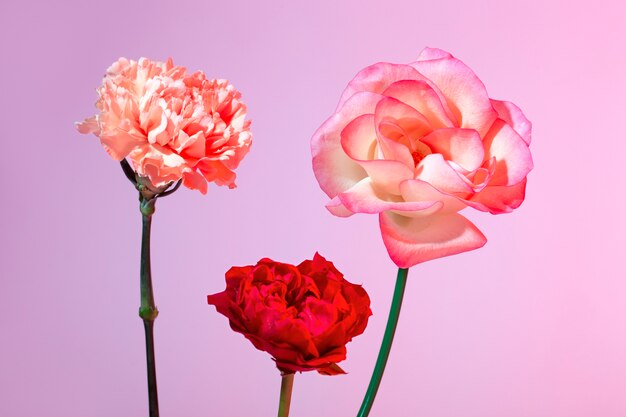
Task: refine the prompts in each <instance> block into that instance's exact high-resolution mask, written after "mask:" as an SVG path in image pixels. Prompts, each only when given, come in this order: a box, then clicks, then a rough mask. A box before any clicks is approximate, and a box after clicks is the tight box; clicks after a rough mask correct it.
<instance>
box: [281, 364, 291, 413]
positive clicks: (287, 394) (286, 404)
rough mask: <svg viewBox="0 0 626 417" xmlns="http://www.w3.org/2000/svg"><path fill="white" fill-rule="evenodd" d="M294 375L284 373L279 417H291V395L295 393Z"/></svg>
mask: <svg viewBox="0 0 626 417" xmlns="http://www.w3.org/2000/svg"><path fill="white" fill-rule="evenodd" d="M293 376H294V373H283V374H282V380H281V383H280V400H279V402H278V417H289V408H290V406H291V393H292V391H293Z"/></svg>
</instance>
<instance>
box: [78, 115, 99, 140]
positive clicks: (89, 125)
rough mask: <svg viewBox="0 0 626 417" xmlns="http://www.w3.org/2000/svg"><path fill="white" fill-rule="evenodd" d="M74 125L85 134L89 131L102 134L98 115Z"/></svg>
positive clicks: (97, 134)
mask: <svg viewBox="0 0 626 417" xmlns="http://www.w3.org/2000/svg"><path fill="white" fill-rule="evenodd" d="M74 126H75V127H76V130H78V131H79V132H80V133H82V134H83V135H84V134H87V133H93V134H94V135H96V136H99V135H100V126H98V118H97V117H96V116H91V117H88V118H86V119H85V120H84V121H82V122H76V123H74Z"/></svg>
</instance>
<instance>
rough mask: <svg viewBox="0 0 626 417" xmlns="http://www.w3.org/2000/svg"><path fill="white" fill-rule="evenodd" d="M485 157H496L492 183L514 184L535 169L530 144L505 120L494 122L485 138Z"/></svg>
mask: <svg viewBox="0 0 626 417" xmlns="http://www.w3.org/2000/svg"><path fill="white" fill-rule="evenodd" d="M484 146H485V150H486V151H487V153H486V155H485V159H490V158H492V157H493V158H495V159H496V169H495V172H494V173H493V176H492V177H491V180H490V181H489V184H490V185H513V184H517V183H518V182H520V181H522V180H523V179H524V178H525V177H526V175H527V174H528V173H529V172H530V170H532V169H533V160H532V156H531V155H530V150H529V149H528V145H527V144H526V142H524V140H523V139H522V137H521V136H520V135H519V134H517V132H515V131H514V130H513V128H512V127H511V126H509V125H508V124H506V123H505V122H504V121H503V120H501V119H498V120H496V121H495V123H494V124H493V126H492V128H491V129H490V130H489V133H487V135H486V136H485V139H484Z"/></svg>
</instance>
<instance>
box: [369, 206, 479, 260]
mask: <svg viewBox="0 0 626 417" xmlns="http://www.w3.org/2000/svg"><path fill="white" fill-rule="evenodd" d="M379 221H380V230H381V232H382V236H383V242H384V243H385V247H386V248H387V252H389V256H390V257H391V259H392V260H393V262H394V263H395V264H396V265H398V267H400V268H410V267H411V266H413V265H416V264H419V263H422V262H425V261H429V260H431V259H436V258H442V257H444V256H450V255H455V254H457V253H462V252H467V251H470V250H473V249H478V248H480V247H482V246H484V244H485V243H486V242H487V239H486V238H485V236H484V235H483V234H482V233H481V232H480V230H478V228H476V226H474V225H473V224H472V223H471V222H470V221H469V220H467V219H466V218H465V217H463V216H461V215H460V214H458V213H437V214H434V215H432V216H426V217H413V218H410V217H405V216H402V215H399V214H396V213H389V212H383V213H380V217H379Z"/></svg>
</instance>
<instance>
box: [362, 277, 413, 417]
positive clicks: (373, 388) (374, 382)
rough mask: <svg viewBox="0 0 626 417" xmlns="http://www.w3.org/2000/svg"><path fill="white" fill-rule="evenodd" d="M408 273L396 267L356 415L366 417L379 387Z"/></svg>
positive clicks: (396, 323) (398, 316)
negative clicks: (383, 323)
mask: <svg viewBox="0 0 626 417" xmlns="http://www.w3.org/2000/svg"><path fill="white" fill-rule="evenodd" d="M408 274H409V270H408V269H405V268H399V269H398V277H397V278H396V288H395V290H394V292H393V299H392V301H391V309H390V311H389V318H388V319H387V327H386V328H385V335H384V336H383V342H382V343H381V345H380V351H379V352H378V359H376V366H374V372H373V373H372V378H371V379H370V384H369V386H368V387H367V392H366V393H365V398H363V403H362V404H361V408H360V409H359V413H358V414H357V417H367V416H369V414H370V410H371V409H372V405H373V404H374V399H375V398H376V393H377V392H378V387H380V381H381V380H382V379H383V373H384V372H385V366H386V365H387V359H389V352H390V351H391V344H392V343H393V336H394V335H395V333H396V327H397V326H398V319H399V318H400V309H401V308H402V298H403V297H404V289H405V288H406V281H407V280H406V278H407V276H408Z"/></svg>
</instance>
